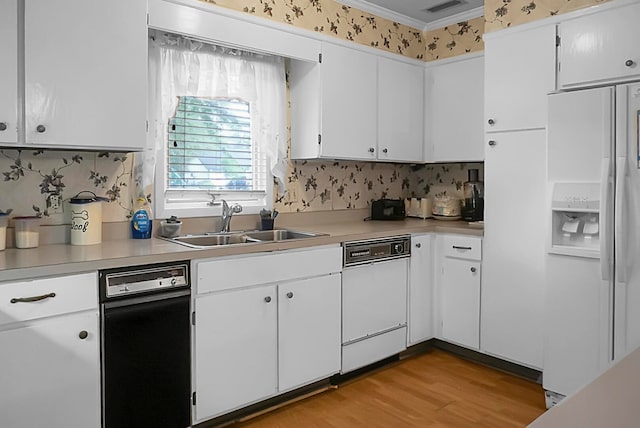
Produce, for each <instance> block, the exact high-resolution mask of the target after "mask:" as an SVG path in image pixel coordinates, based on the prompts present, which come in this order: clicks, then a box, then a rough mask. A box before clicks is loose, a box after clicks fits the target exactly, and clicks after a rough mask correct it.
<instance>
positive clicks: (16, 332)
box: [0, 273, 101, 428]
mask: <svg viewBox="0 0 640 428" xmlns="http://www.w3.org/2000/svg"><path fill="white" fill-rule="evenodd" d="M97 289H98V284H97V277H96V274H95V273H91V274H83V275H74V276H68V277H59V278H51V279H40V280H34V281H27V282H20V283H10V284H0V349H1V350H2V351H1V352H0V367H2V370H0V385H2V388H0V415H2V426H6V427H11V428H32V427H44V426H47V427H77V428H91V427H94V428H98V427H100V426H101V419H100V353H99V343H100V332H99V316H98V295H97ZM25 298H27V300H29V298H36V299H31V300H33V301H16V300H15V299H25ZM12 302H13V303H12Z"/></svg>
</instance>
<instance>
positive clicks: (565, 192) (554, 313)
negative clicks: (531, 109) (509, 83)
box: [543, 84, 640, 404]
mask: <svg viewBox="0 0 640 428" xmlns="http://www.w3.org/2000/svg"><path fill="white" fill-rule="evenodd" d="M548 107H549V110H548V112H549V113H548V114H549V118H548V119H549V121H548V128H547V132H548V135H547V176H548V188H547V189H548V192H547V195H548V204H549V205H548V206H549V217H548V218H547V220H548V230H549V236H548V247H547V255H546V267H547V271H546V294H545V302H546V304H545V326H544V328H545V342H544V363H543V386H544V389H545V390H546V391H547V404H553V403H550V401H549V400H550V399H551V400H552V401H554V402H555V400H556V399H561V398H562V396H567V395H570V394H573V393H574V392H576V391H577V390H578V389H580V388H581V387H582V386H584V385H585V384H587V383H589V382H590V381H591V380H593V379H594V378H595V377H596V376H598V375H599V374H600V373H602V372H603V371H604V370H606V369H607V368H608V367H609V366H610V365H611V364H612V362H614V361H617V360H619V359H621V358H622V357H623V356H624V355H626V354H627V353H629V352H630V351H632V350H633V349H635V348H636V347H638V346H640V258H639V257H640V169H639V168H640V156H639V153H638V146H639V144H640V141H639V130H638V122H639V121H640V84H630V85H619V86H610V87H600V88H593V89H584V90H578V91H573V92H563V93H554V94H551V95H549V96H548Z"/></svg>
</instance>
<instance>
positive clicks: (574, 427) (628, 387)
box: [529, 349, 640, 428]
mask: <svg viewBox="0 0 640 428" xmlns="http://www.w3.org/2000/svg"><path fill="white" fill-rule="evenodd" d="M639 394H640V349H636V350H635V351H633V352H632V353H631V354H629V355H627V356H626V357H625V358H623V359H622V360H620V361H619V362H618V363H616V364H615V365H614V366H613V367H611V368H609V369H608V370H607V371H605V372H604V373H603V374H601V375H600V376H599V377H597V378H596V379H595V380H594V381H592V382H591V383H590V384H588V385H587V386H585V387H584V388H582V389H581V390H579V391H578V392H576V393H575V394H573V395H572V396H570V397H567V398H565V399H564V400H562V401H561V402H560V404H558V405H556V406H555V407H553V408H551V409H550V410H548V411H547V412H546V413H544V414H542V416H540V417H539V418H538V419H536V420H535V421H533V422H532V423H531V424H530V425H529V428H558V427H562V428H604V427H606V428H632V427H638V426H640V406H638V395H639Z"/></svg>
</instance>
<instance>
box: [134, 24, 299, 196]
mask: <svg viewBox="0 0 640 428" xmlns="http://www.w3.org/2000/svg"><path fill="white" fill-rule="evenodd" d="M150 62H151V63H152V64H153V63H154V62H155V63H156V65H155V67H152V69H154V68H155V69H157V70H159V73H158V74H157V75H156V76H152V81H151V85H150V86H151V87H152V88H154V87H155V88H156V89H155V92H156V94H155V97H156V101H155V104H156V105H155V106H151V107H152V108H156V112H157V113H156V114H159V120H158V121H157V122H156V123H157V125H156V126H157V129H156V131H155V135H156V138H155V147H154V148H153V150H150V152H151V151H154V152H155V154H162V151H163V150H165V147H166V135H167V128H166V127H167V123H168V118H170V117H172V116H173V115H174V113H175V110H176V107H177V105H178V97H180V96H197V97H207V98H217V97H220V98H235V99H242V100H244V101H248V102H249V103H250V107H251V112H252V121H251V123H252V138H253V142H254V144H257V145H258V147H259V148H260V150H261V151H262V152H263V153H265V154H266V155H267V158H268V162H269V169H270V171H271V173H272V174H273V176H274V177H275V178H276V180H277V181H278V184H279V185H280V189H281V192H284V180H285V175H286V171H287V141H286V139H287V136H286V104H285V103H286V83H285V71H284V60H283V58H281V57H276V56H267V55H260V54H253V53H248V52H243V51H239V50H236V49H230V48H224V47H220V46H214V45H210V44H206V43H201V42H198V41H194V40H189V39H186V38H183V37H180V36H176V35H167V34H162V33H155V34H154V36H153V37H152V39H151V42H150ZM154 78H155V79H157V81H155V82H154V81H153V79H154ZM150 98H151V99H153V98H154V96H153V94H152V96H151V97H150ZM147 155H148V156H149V155H151V153H148V154H147ZM154 157H155V156H154ZM141 162H142V163H146V164H147V165H146V166H144V165H141V166H142V169H144V170H145V171H146V170H147V169H149V159H146V160H145V159H141ZM154 163H155V162H154ZM154 163H152V164H151V165H153V164H154ZM151 174H152V175H151V176H150V177H149V176H148V174H146V172H143V173H142V174H141V177H140V180H141V181H142V183H140V184H142V186H143V187H145V184H146V183H149V179H150V182H151V183H153V171H151ZM269 185H270V184H269V182H267V186H269Z"/></svg>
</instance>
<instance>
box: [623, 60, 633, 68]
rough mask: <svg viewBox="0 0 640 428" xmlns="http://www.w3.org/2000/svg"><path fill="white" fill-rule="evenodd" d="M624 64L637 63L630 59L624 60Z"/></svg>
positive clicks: (628, 65) (629, 65)
mask: <svg viewBox="0 0 640 428" xmlns="http://www.w3.org/2000/svg"><path fill="white" fill-rule="evenodd" d="M624 65H626V66H627V67H632V66H633V65H635V62H634V61H633V60H632V59H628V60H626V61H625V62H624Z"/></svg>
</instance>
